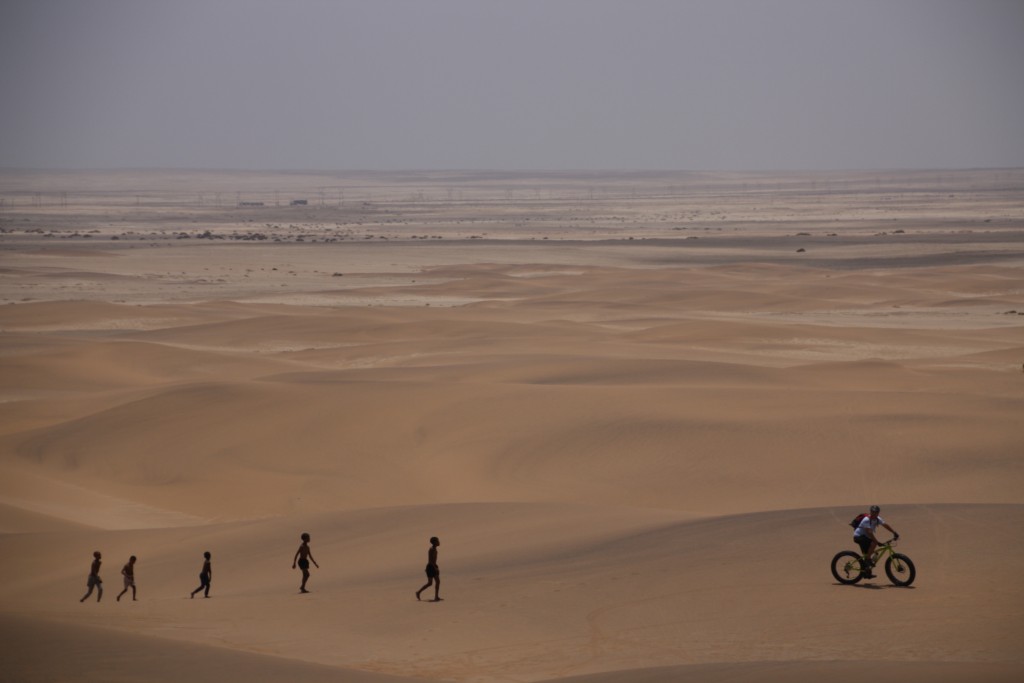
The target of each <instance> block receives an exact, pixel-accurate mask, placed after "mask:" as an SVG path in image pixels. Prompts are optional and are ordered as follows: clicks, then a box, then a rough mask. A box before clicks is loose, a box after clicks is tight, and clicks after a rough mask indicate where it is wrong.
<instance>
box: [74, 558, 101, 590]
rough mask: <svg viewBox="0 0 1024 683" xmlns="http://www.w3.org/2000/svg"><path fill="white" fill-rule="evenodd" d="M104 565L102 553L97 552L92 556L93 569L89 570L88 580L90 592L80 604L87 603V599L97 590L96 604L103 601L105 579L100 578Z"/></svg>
mask: <svg viewBox="0 0 1024 683" xmlns="http://www.w3.org/2000/svg"><path fill="white" fill-rule="evenodd" d="M101 564H103V556H102V555H100V551H99V550H97V551H96V552H94V553H93V554H92V567H90V568H89V578H88V579H87V580H86V585H87V586H88V587H89V591H88V592H87V593H86V594H85V595H84V596H82V599H81V600H79V602H85V600H86V598H88V597H89V596H90V595H92V591H93V589H94V588H95V589H96V602H99V601H100V600H102V599H103V579H101V578H100V565H101Z"/></svg>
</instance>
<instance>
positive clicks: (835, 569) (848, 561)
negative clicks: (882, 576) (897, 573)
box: [832, 550, 888, 586]
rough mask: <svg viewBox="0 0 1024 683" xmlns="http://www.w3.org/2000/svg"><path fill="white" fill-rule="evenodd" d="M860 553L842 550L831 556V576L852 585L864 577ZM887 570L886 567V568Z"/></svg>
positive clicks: (842, 582)
mask: <svg viewBox="0 0 1024 683" xmlns="http://www.w3.org/2000/svg"><path fill="white" fill-rule="evenodd" d="M860 559H861V558H860V555H858V554H857V553H855V552H853V551H852V550H843V551H840V552H838V553H836V556H835V557H833V558H832V576H833V577H834V578H835V580H836V581H838V582H839V583H841V584H844V585H847V586H852V585H853V584H855V583H857V582H858V581H860V580H861V579H862V578H864V573H863V571H862V570H863V568H862V567H861V564H860ZM887 571H888V569H887Z"/></svg>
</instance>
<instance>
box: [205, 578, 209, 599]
mask: <svg viewBox="0 0 1024 683" xmlns="http://www.w3.org/2000/svg"><path fill="white" fill-rule="evenodd" d="M203 583H205V584H206V592H205V593H203V597H204V598H208V597H210V577H209V576H207V577H206V579H205V580H204V582H203Z"/></svg>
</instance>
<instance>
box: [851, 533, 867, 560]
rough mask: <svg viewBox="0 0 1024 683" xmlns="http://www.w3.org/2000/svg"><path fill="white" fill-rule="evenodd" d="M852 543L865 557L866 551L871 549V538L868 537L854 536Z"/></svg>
mask: <svg viewBox="0 0 1024 683" xmlns="http://www.w3.org/2000/svg"><path fill="white" fill-rule="evenodd" d="M853 540H854V542H855V543H856V544H857V545H859V546H860V552H861V554H862V555H867V554H868V550H870V549H871V538H870V537H868V536H854V537H853Z"/></svg>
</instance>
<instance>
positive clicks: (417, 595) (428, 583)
mask: <svg viewBox="0 0 1024 683" xmlns="http://www.w3.org/2000/svg"><path fill="white" fill-rule="evenodd" d="M433 583H434V578H433V577H431V576H428V577H427V582H426V584H424V585H423V588H420V589H419V590H418V591H416V599H417V600H419V599H420V593H422V592H423V591H425V590H427V589H428V588H430V587H431V586H432V585H433Z"/></svg>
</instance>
